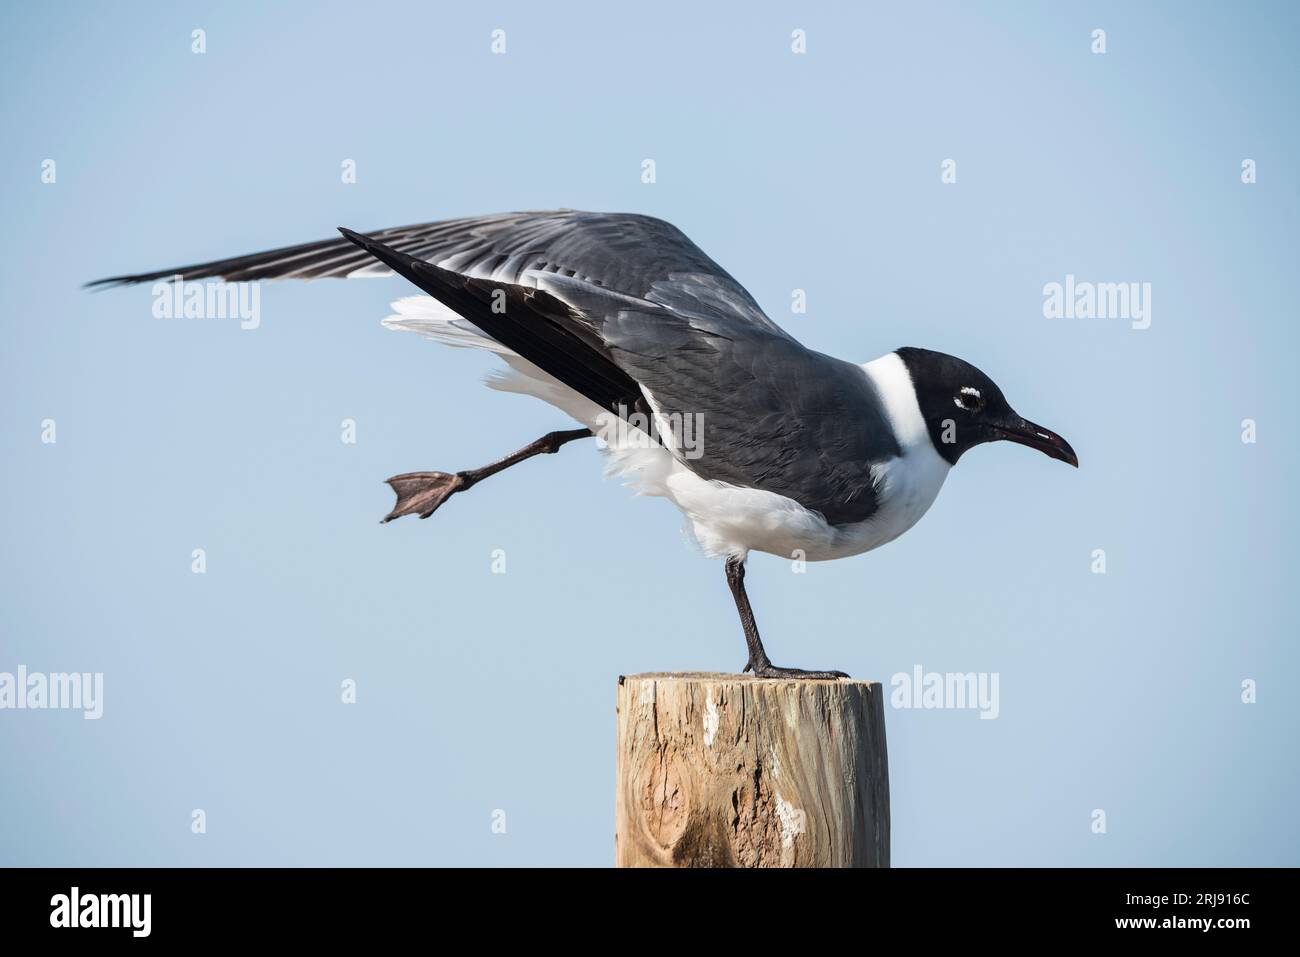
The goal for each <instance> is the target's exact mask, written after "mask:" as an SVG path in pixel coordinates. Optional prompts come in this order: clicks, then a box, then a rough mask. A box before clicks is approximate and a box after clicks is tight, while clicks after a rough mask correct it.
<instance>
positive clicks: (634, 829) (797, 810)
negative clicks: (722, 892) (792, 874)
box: [615, 673, 889, 867]
mask: <svg viewBox="0 0 1300 957" xmlns="http://www.w3.org/2000/svg"><path fill="white" fill-rule="evenodd" d="M615 828H616V835H615V845H616V860H617V864H618V866H619V867H888V866H889V766H888V759H887V756H886V751H885V704H884V695H883V691H882V689H881V686H880V682H878V681H853V680H846V679H841V680H839V681H809V680H769V679H756V678H752V677H750V676H748V675H724V674H700V673H679V674H645V675H628V676H626V677H620V678H619V679H618V793H617V797H616V811H615Z"/></svg>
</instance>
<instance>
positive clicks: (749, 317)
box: [92, 210, 897, 524]
mask: <svg viewBox="0 0 1300 957" xmlns="http://www.w3.org/2000/svg"><path fill="white" fill-rule="evenodd" d="M342 232H343V235H344V238H342V239H338V240H326V241H322V242H317V243H308V244H304V245H300V246H292V247H287V248H285V249H278V250H271V251H269V252H264V253H256V254H253V255H251V256H240V257H235V258H232V259H224V260H218V261H216V262H211V263H201V264H198V265H194V266H183V267H177V268H173V269H164V270H159V271H157V272H152V273H141V274H137V275H129V276H118V277H113V278H110V279H105V280H100V281H98V282H97V283H93V284H92V285H121V284H128V283H138V282H150V281H157V280H160V279H168V278H171V277H173V276H177V275H180V276H182V277H183V278H185V279H205V278H213V277H220V278H222V279H226V280H228V281H248V280H258V279H280V278H304V279H313V278H323V277H331V276H337V277H361V276H376V275H389V274H391V273H392V272H396V273H398V274H400V275H402V276H404V277H406V278H407V279H409V280H411V281H412V282H414V283H415V284H416V285H417V286H419V287H420V288H422V289H424V290H425V291H426V292H428V293H429V294H430V295H432V296H434V298H436V299H438V300H439V301H440V302H442V303H443V304H444V305H446V306H448V307H449V308H451V309H453V310H454V311H456V312H457V313H459V314H460V315H462V316H463V317H464V318H465V319H467V320H468V321H470V322H471V323H473V324H474V325H476V326H478V327H479V328H480V329H482V330H483V331H484V332H486V333H487V334H488V335H490V336H492V337H493V338H494V339H497V340H498V341H500V342H501V343H502V344H504V345H506V346H507V347H508V348H510V349H512V350H513V351H515V352H516V353H518V354H519V355H521V356H523V357H524V358H526V359H528V360H529V361H531V362H533V363H534V364H536V365H537V366H539V367H540V368H542V369H544V370H545V371H546V372H548V373H550V374H551V375H553V376H555V377H556V378H557V379H559V380H560V381H561V382H564V383H565V384H566V385H568V386H570V387H571V388H574V389H575V390H576V391H578V392H580V393H582V394H583V395H585V396H587V397H588V398H590V399H592V400H593V401H595V402H597V403H598V404H599V405H601V406H602V407H603V408H606V409H610V410H611V411H617V412H619V413H620V414H626V412H627V410H629V409H635V410H637V411H642V412H644V411H648V410H649V407H648V406H647V404H646V401H645V400H646V397H647V395H648V396H649V397H650V398H651V400H652V401H653V403H654V406H655V408H657V409H658V411H660V412H664V413H675V414H677V415H680V416H685V415H695V414H698V415H699V417H700V418H699V421H700V422H701V424H702V429H703V431H702V436H701V437H702V442H701V447H700V452H701V453H702V454H700V455H699V457H697V458H691V457H685V456H683V463H684V464H685V465H686V467H688V468H690V469H692V470H693V471H694V472H696V473H697V474H699V475H700V476H702V477H704V478H706V479H713V480H717V481H722V482H728V483H730V484H734V485H739V486H743V487H749V488H758V489H763V490H766V491H771V492H776V493H778V494H781V495H785V496H787V497H789V498H792V499H794V500H795V501H798V502H800V503H801V504H802V505H804V506H805V507H807V508H809V509H812V510H814V511H817V512H820V513H821V514H822V515H823V516H825V517H826V519H827V521H829V522H831V523H832V524H843V523H846V522H855V521H861V520H863V519H865V518H867V517H868V516H870V515H871V514H872V513H873V512H874V511H875V509H876V505H877V500H876V490H875V488H874V484H873V481H872V476H871V463H872V462H873V461H878V460H880V459H881V458H883V457H887V456H888V455H890V454H897V448H896V447H895V446H894V444H893V435H892V431H891V430H890V428H889V426H888V423H887V421H886V419H885V417H884V414H883V412H882V411H881V407H880V403H879V401H878V399H877V398H876V396H875V394H874V392H873V391H872V388H871V385H870V382H869V381H868V380H867V378H866V376H865V375H864V374H863V372H862V370H861V369H860V368H858V367H856V366H853V365H851V364H849V363H845V362H841V361H839V360H836V359H832V358H830V357H828V356H824V355H821V354H820V353H815V352H812V351H810V350H808V349H806V348H804V347H803V346H802V345H800V344H799V343H798V342H797V341H795V340H794V339H793V338H792V337H791V336H789V335H788V334H787V333H786V332H785V331H784V330H782V329H781V328H780V327H779V326H778V325H776V323H774V322H772V320H771V319H769V318H768V317H767V316H766V315H764V314H763V311H762V310H761V309H760V308H759V306H758V304H757V303H756V302H755V301H754V299H753V297H751V296H750V295H749V293H748V292H747V291H746V290H745V289H744V287H742V286H741V285H740V284H739V283H738V282H736V280H735V279H733V278H732V277H731V276H730V275H728V274H727V273H726V272H725V271H724V270H723V269H722V268H721V267H720V266H718V265H717V264H716V263H715V262H713V260H711V259H710V258H709V257H708V256H706V255H705V254H704V252H703V251H701V250H700V249H699V247H698V246H696V245H695V244H694V243H692V242H691V241H690V240H689V239H688V238H687V237H686V236H685V235H684V234H683V233H682V232H681V231H680V230H678V229H677V228H676V227H674V226H672V225H671V224H669V223H666V222H663V221H662V220H658V219H654V218H651V217H647V216H638V215H633V214H615V213H585V212H577V211H569V210H561V211H555V212H545V213H508V214H503V215H499V216H485V217H480V218H475V219H463V220H450V221H446V222H442V223H431V224H424V225H418V226H404V227H397V228H395V229H387V230H381V231H379V232H376V233H372V234H367V235H362V234H359V233H354V232H351V231H349V230H342ZM500 293H504V301H505V303H506V305H505V308H504V310H502V309H501V308H499V305H500V303H499V302H498V299H499V298H500V296H499V294H500Z"/></svg>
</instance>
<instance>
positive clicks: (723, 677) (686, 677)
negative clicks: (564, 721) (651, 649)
mask: <svg viewBox="0 0 1300 957" xmlns="http://www.w3.org/2000/svg"><path fill="white" fill-rule="evenodd" d="M625 681H716V682H731V683H735V684H764V685H782V684H817V685H867V686H870V685H878V684H880V682H879V681H871V680H870V679H866V678H755V677H754V676H753V675H741V674H735V673H734V672H723V671H647V672H645V673H644V674H639V675H619V676H618V683H619V684H622V683H623V682H625Z"/></svg>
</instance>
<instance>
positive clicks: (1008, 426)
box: [993, 415, 1079, 469]
mask: <svg viewBox="0 0 1300 957" xmlns="http://www.w3.org/2000/svg"><path fill="white" fill-rule="evenodd" d="M993 430H994V431H995V432H996V433H997V434H998V438H1000V439H1006V440H1007V441H1008V442H1019V443H1020V444H1021V445H1027V446H1029V447H1030V448H1031V449H1038V451H1040V452H1042V453H1043V454H1044V455H1047V456H1050V457H1051V458H1054V459H1060V460H1061V461H1062V462H1065V463H1066V464H1067V465H1073V466H1074V467H1075V468H1076V469H1077V468H1078V467H1079V457H1078V456H1077V455H1075V454H1074V449H1072V448H1070V443H1069V442H1067V441H1065V439H1063V438H1061V437H1060V436H1059V435H1057V434H1056V433H1055V432H1053V431H1052V430H1051V429H1045V428H1043V427H1042V426H1041V425H1035V424H1034V423H1033V422H1030V421H1029V420H1028V419H1026V418H1023V417H1022V416H1019V415H1012V416H1011V418H1010V419H1009V420H1008V421H1007V422H1006V423H1005V424H1003V425H995V426H994V427H993Z"/></svg>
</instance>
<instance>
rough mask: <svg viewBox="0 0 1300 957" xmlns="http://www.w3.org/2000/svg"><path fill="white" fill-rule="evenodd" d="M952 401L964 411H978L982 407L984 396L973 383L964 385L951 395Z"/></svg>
mask: <svg viewBox="0 0 1300 957" xmlns="http://www.w3.org/2000/svg"><path fill="white" fill-rule="evenodd" d="M952 401H953V403H954V404H956V406H957V408H959V409H963V410H965V411H966V412H978V411H979V410H980V409H982V408H984V396H982V395H980V390H979V389H977V388H975V387H974V386H973V385H964V386H962V387H961V390H960V391H958V393H957V394H956V395H955V396H953V397H952Z"/></svg>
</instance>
